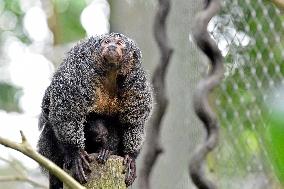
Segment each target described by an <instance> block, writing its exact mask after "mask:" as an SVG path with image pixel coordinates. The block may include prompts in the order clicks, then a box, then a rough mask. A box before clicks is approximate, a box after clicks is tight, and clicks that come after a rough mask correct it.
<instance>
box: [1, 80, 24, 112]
mask: <svg viewBox="0 0 284 189" xmlns="http://www.w3.org/2000/svg"><path fill="white" fill-rule="evenodd" d="M19 97H20V89H18V88H16V87H14V86H12V85H10V84H7V83H0V109H3V110H6V111H8V112H11V111H16V112H20V108H19V106H18V101H19Z"/></svg>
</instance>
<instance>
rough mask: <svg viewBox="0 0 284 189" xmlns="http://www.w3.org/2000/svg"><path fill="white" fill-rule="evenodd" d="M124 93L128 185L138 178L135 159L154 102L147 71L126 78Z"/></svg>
mask: <svg viewBox="0 0 284 189" xmlns="http://www.w3.org/2000/svg"><path fill="white" fill-rule="evenodd" d="M126 82H128V83H126V84H125V86H127V87H126V89H125V92H124V93H123V94H124V95H123V99H122V101H123V103H124V107H123V112H122V114H121V117H120V119H121V122H122V123H123V126H124V131H123V139H122V140H123V148H124V155H125V161H124V163H125V165H126V179H125V182H126V185H127V186H130V185H131V184H132V183H133V182H134V180H135V178H136V163H135V159H136V157H137V156H138V154H139V152H140V150H141V148H142V145H143V141H144V139H145V128H144V125H145V122H146V121H147V119H148V117H149V116H150V113H151V110H152V104H153V97H152V88H151V86H150V84H149V82H148V81H147V79H146V75H145V72H144V71H143V70H138V71H137V72H136V73H135V74H133V75H132V77H131V78H127V79H126Z"/></svg>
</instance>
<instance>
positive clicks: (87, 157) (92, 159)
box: [81, 150, 95, 163]
mask: <svg viewBox="0 0 284 189" xmlns="http://www.w3.org/2000/svg"><path fill="white" fill-rule="evenodd" d="M81 153H82V154H83V155H84V157H85V159H86V160H87V161H88V162H89V163H91V162H93V161H94V160H95V159H94V158H93V156H90V155H89V154H88V153H87V152H86V151H85V150H82V152H81Z"/></svg>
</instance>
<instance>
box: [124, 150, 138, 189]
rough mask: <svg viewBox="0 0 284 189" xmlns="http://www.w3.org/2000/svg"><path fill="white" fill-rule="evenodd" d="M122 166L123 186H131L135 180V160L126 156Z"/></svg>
mask: <svg viewBox="0 0 284 189" xmlns="http://www.w3.org/2000/svg"><path fill="white" fill-rule="evenodd" d="M123 165H124V166H125V170H124V173H125V184H126V186H127V187H128V186H131V185H132V184H133V182H134V180H135V179H136V177H137V176H136V162H135V159H134V158H132V157H130V156H129V155H126V156H125V157H124V160H123Z"/></svg>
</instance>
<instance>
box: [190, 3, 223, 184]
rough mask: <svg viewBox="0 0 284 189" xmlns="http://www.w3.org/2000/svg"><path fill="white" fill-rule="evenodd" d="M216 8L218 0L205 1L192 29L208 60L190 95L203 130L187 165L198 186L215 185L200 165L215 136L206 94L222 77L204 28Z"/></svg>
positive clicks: (219, 62) (215, 49) (215, 123)
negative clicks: (205, 71)
mask: <svg viewBox="0 0 284 189" xmlns="http://www.w3.org/2000/svg"><path fill="white" fill-rule="evenodd" d="M219 9H220V2H219V0H205V6H204V9H203V10H202V11H201V12H200V13H199V14H198V15H197V17H196V20H195V27H194V31H193V37H194V40H195V42H196V44H197V45H198V47H199V48H200V49H201V50H202V51H203V52H204V53H205V54H206V55H207V56H208V58H209V60H210V63H211V70H210V72H209V74H208V75H207V76H206V77H205V78H204V79H202V80H201V81H200V82H199V83H198V85H197V88H196V91H195V94H194V97H193V103H194V110H195V112H196V114H197V116H198V117H199V119H200V120H201V121H202V122H203V124H204V127H205V129H206V131H207V137H206V140H205V141H204V143H203V144H201V145H200V146H199V147H198V148H197V149H196V151H195V152H194V154H193V156H192V159H191V161H190V166H189V171H190V176H191V178H192V181H193V182H194V184H195V185H196V186H197V187H198V188H199V189H216V188H217V187H216V185H215V184H214V183H213V182H212V181H210V180H209V179H207V178H206V176H205V174H204V171H203V167H202V165H203V162H204V160H205V158H206V156H207V154H208V153H209V152H210V151H212V150H213V149H214V148H215V147H216V145H217V143H218V136H219V125H218V121H217V118H216V115H215V113H214V112H213V111H212V109H211V107H210V106H209V102H208V95H209V93H210V92H211V91H212V89H214V88H215V86H216V85H218V84H219V83H220V81H221V79H222V77H223V72H224V71H223V70H224V69H223V57H222V54H221V52H220V50H219V49H218V47H217V45H216V43H215V41H214V40H212V39H211V37H210V35H209V33H208V31H207V25H208V23H209V21H210V20H211V18H212V17H213V16H214V15H215V14H217V12H218V11H219Z"/></svg>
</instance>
